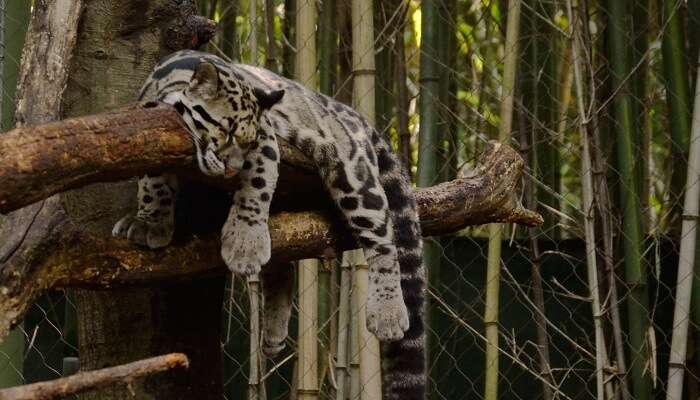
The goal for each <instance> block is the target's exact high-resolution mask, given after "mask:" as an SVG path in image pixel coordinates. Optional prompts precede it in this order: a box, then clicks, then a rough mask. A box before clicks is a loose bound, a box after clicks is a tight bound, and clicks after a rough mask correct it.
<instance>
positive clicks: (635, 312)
mask: <svg viewBox="0 0 700 400" xmlns="http://www.w3.org/2000/svg"><path fill="white" fill-rule="evenodd" d="M604 5H605V7H606V9H607V12H608V13H609V24H608V29H609V40H608V55H609V63H610V64H609V65H610V76H611V84H612V87H613V88H615V90H619V93H618V94H617V95H616V96H615V98H614V100H613V111H614V119H615V121H616V124H617V126H616V127H615V131H616V134H617V143H616V147H617V159H618V166H617V168H618V171H619V173H620V178H621V179H622V180H623V182H621V183H620V184H619V185H618V186H619V190H620V199H621V206H622V214H623V216H622V220H623V232H622V235H621V238H622V241H623V250H624V262H625V281H626V284H627V285H628V287H629V295H628V296H627V317H628V320H629V326H628V332H629V345H630V366H629V367H630V372H631V381H632V387H633V395H634V397H635V398H636V399H637V400H649V399H651V398H652V389H651V380H650V379H649V375H648V374H646V373H645V371H644V370H645V368H644V365H645V361H646V358H647V357H646V356H647V352H646V351H645V349H646V343H645V339H646V333H647V330H648V329H649V327H650V324H649V311H650V310H649V295H648V288H647V276H646V274H647V271H646V267H645V264H644V259H643V256H642V249H641V246H642V223H641V212H640V210H641V207H640V199H639V193H638V188H639V187H640V185H639V183H638V177H639V175H638V173H637V168H639V165H638V164H637V162H636V161H637V160H636V157H635V151H634V143H635V139H634V136H635V135H636V134H637V132H635V131H634V130H633V128H634V123H633V115H632V111H633V110H632V101H631V98H630V97H631V96H630V94H631V86H630V83H629V82H627V81H626V79H627V78H626V77H627V76H628V75H629V74H630V72H631V70H632V68H631V65H630V60H629V42H628V40H629V35H630V31H629V26H630V24H629V21H628V18H629V17H630V16H629V4H628V1H626V0H608V1H606V2H605V3H604Z"/></svg>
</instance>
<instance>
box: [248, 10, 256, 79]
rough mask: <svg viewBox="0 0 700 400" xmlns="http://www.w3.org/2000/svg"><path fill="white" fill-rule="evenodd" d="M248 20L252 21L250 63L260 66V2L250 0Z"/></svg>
mask: <svg viewBox="0 0 700 400" xmlns="http://www.w3.org/2000/svg"><path fill="white" fill-rule="evenodd" d="M248 6H249V8H248V18H249V20H250V37H249V38H248V40H249V42H248V44H249V46H250V60H251V61H250V62H251V64H253V65H258V0H248Z"/></svg>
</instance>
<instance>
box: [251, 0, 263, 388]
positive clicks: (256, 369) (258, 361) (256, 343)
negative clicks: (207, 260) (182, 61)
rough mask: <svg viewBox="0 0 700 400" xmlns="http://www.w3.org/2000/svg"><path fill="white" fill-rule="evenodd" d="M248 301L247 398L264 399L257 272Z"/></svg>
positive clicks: (254, 41) (255, 58)
mask: <svg viewBox="0 0 700 400" xmlns="http://www.w3.org/2000/svg"><path fill="white" fill-rule="evenodd" d="M256 3H257V1H256V0H250V13H251V14H250V17H251V18H250V31H251V35H250V47H251V49H252V53H251V57H250V63H251V64H252V65H258V56H257V48H258V37H257V35H256V34H255V32H256V29H257V26H256V25H257V24H256V23H257V21H256V18H255V9H256ZM247 283H248V301H249V304H250V313H249V318H250V343H249V345H250V349H249V362H250V364H249V374H248V399H249V400H264V398H265V395H264V392H265V391H264V389H263V385H264V384H263V383H261V382H260V378H261V376H262V375H264V373H265V372H264V365H263V364H264V363H265V360H264V357H261V354H260V337H261V336H260V296H261V293H262V291H261V290H260V276H259V275H258V274H255V275H251V276H249V277H248V280H247Z"/></svg>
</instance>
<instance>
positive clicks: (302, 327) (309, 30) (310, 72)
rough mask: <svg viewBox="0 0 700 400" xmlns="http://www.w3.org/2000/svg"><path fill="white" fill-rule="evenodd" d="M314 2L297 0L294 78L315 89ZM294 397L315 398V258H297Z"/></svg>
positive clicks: (316, 384)
mask: <svg viewBox="0 0 700 400" xmlns="http://www.w3.org/2000/svg"><path fill="white" fill-rule="evenodd" d="M315 26H316V3H315V2H314V1H312V0H297V1H296V51H297V53H296V63H295V64H296V68H295V69H296V71H295V75H296V79H297V80H298V81H299V82H301V83H302V84H304V85H306V86H307V87H309V88H311V89H314V90H315V89H316V82H317V79H318V76H317V74H316V33H315ZM298 284H299V294H298V296H299V322H298V324H299V327H298V328H299V335H298V338H297V341H298V350H297V354H298V358H297V381H298V386H297V399H299V400H307V399H308V400H313V399H318V394H319V393H318V342H317V338H318V334H317V331H318V315H317V314H318V289H317V287H318V261H317V260H301V261H299V277H298Z"/></svg>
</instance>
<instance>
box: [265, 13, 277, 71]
mask: <svg viewBox="0 0 700 400" xmlns="http://www.w3.org/2000/svg"><path fill="white" fill-rule="evenodd" d="M265 38H266V40H267V43H266V44H267V46H266V49H265V50H266V51H265V68H267V69H269V70H270V71H275V72H278V71H277V41H276V40H275V4H274V1H273V0H265Z"/></svg>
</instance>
